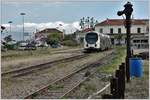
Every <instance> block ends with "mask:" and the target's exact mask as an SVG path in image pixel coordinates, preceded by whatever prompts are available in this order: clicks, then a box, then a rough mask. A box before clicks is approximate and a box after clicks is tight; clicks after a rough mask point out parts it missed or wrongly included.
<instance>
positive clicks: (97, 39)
mask: <svg viewBox="0 0 150 100" xmlns="http://www.w3.org/2000/svg"><path fill="white" fill-rule="evenodd" d="M109 48H111V40H110V37H109V36H108V35H104V34H101V33H99V32H96V31H90V32H88V33H86V34H85V38H84V49H85V50H106V49H109Z"/></svg>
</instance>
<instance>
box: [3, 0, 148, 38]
mask: <svg viewBox="0 0 150 100" xmlns="http://www.w3.org/2000/svg"><path fill="white" fill-rule="evenodd" d="M128 1H131V3H132V4H133V9H134V11H133V18H134V19H145V18H148V4H149V3H148V0H128ZM126 2H127V0H1V24H2V25H4V26H6V27H7V29H8V31H9V24H8V21H13V23H12V25H11V26H12V29H11V31H12V33H16V34H17V33H18V34H19V35H16V34H14V36H18V37H17V39H18V38H20V37H21V35H20V34H21V33H19V32H21V31H22V16H21V15H20V13H22V12H24V13H26V15H25V16H24V20H25V31H26V32H30V33H33V32H35V30H36V29H38V30H42V29H44V28H55V27H59V29H60V30H62V29H65V30H66V34H68V33H71V32H73V31H75V30H76V29H80V26H79V21H80V19H81V18H82V17H87V16H89V17H94V18H95V19H96V20H98V21H99V22H101V21H103V20H105V19H106V18H109V19H117V18H119V19H121V18H122V17H120V16H117V11H119V10H123V9H124V7H123V5H124V4H125V3H126ZM60 24H62V26H59V25H60ZM6 33H7V34H9V32H6ZM7 34H5V35H7Z"/></svg>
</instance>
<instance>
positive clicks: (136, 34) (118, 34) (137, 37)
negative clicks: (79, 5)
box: [95, 19, 149, 48]
mask: <svg viewBox="0 0 150 100" xmlns="http://www.w3.org/2000/svg"><path fill="white" fill-rule="evenodd" d="M124 24H125V20H123V19H106V20H104V21H102V22H100V23H98V24H96V25H95V31H98V32H100V33H103V34H108V35H110V37H111V41H112V44H115V45H116V44H122V45H123V44H126V28H125V27H124ZM148 33H149V20H148V19H134V20H132V26H131V37H132V40H131V43H132V45H133V46H135V47H137V48H146V47H148Z"/></svg>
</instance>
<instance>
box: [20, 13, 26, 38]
mask: <svg viewBox="0 0 150 100" xmlns="http://www.w3.org/2000/svg"><path fill="white" fill-rule="evenodd" d="M20 15H22V22H23V24H22V26H23V27H22V33H23V40H24V15H26V13H20Z"/></svg>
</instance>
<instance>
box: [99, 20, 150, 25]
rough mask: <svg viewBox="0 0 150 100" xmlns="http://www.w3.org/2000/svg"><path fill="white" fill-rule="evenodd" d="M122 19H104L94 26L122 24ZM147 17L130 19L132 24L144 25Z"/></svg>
mask: <svg viewBox="0 0 150 100" xmlns="http://www.w3.org/2000/svg"><path fill="white" fill-rule="evenodd" d="M124 21H125V20H124V19H106V20H104V21H102V22H101V23H98V24H96V26H106V25H124ZM148 21H149V20H148V19H134V20H132V25H146V22H148Z"/></svg>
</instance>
